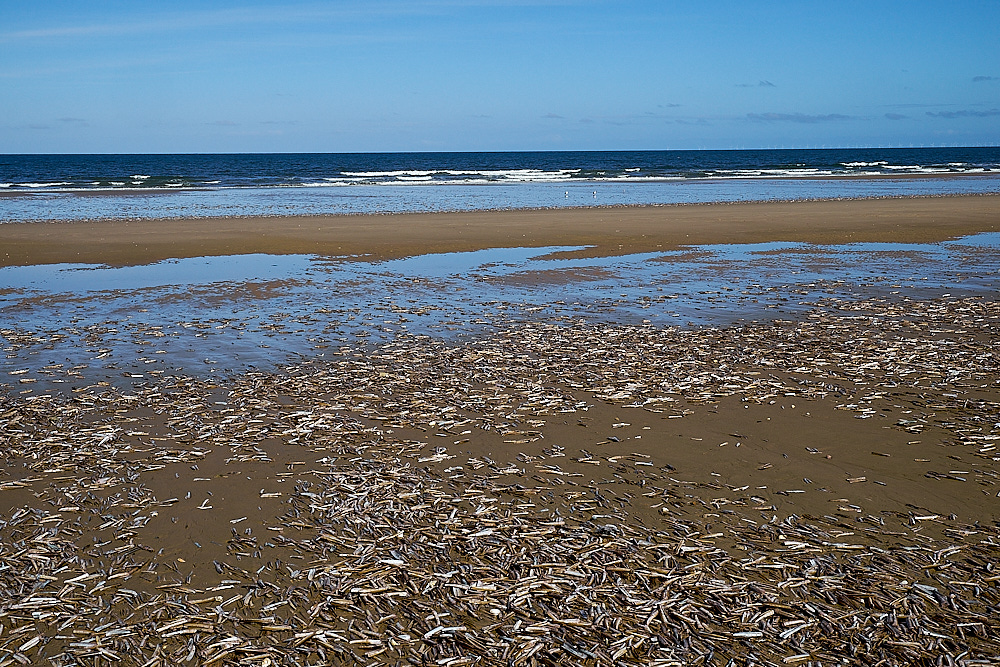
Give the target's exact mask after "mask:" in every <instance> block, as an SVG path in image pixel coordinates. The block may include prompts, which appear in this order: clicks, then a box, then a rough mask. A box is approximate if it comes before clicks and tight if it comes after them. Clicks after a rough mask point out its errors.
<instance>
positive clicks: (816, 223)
mask: <svg viewBox="0 0 1000 667" xmlns="http://www.w3.org/2000/svg"><path fill="white" fill-rule="evenodd" d="M998 199H1000V197H998V196H996V195H982V196H947V197H914V198H906V199H884V200H845V201H810V202H780V203H739V204H698V205H677V206H644V207H619V208H585V209H560V210H555V209H552V210H540V211H500V212H463V213H444V214H442V213H434V214H400V215H384V216H370V215H357V216H325V217H291V218H235V219H234V218H205V219H198V220H184V219H178V220H153V221H149V220H145V221H143V220H138V221H103V222H86V223H79V222H52V223H17V224H0V266H11V265H25V264H41V263H53V262H80V263H97V264H142V263H147V262H153V261H157V260H161V259H167V258H177V257H201V256H205V255H231V254H244V253H279V254H283V253H316V254H323V255H330V256H351V257H356V256H367V257H371V258H374V259H385V258H392V257H406V256H410V255H418V254H423V253H428V252H460V251H468V250H478V249H481V248H497V247H524V246H531V247H539V246H552V245H592V246H595V248H594V250H592V251H590V252H591V254H609V253H636V252H647V251H655V250H663V249H669V248H677V247H680V246H686V245H691V244H707V243H755V242H761V241H803V242H807V243H847V242H863V241H869V242H870V241H881V242H891V241H898V240H902V239H905V240H907V241H911V242H922V241H940V240H943V239H947V238H954V237H956V236H962V235H965V234H971V233H974V232H984V231H996V230H997V229H998V225H1000V220H998V213H997V211H998V208H1000V207H998V204H997V200H998Z"/></svg>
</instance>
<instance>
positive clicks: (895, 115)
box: [885, 113, 909, 120]
mask: <svg viewBox="0 0 1000 667" xmlns="http://www.w3.org/2000/svg"><path fill="white" fill-rule="evenodd" d="M885 117H886V118H888V119H889V120H904V119H906V118H909V116H904V115H903V114H901V113H887V114H886V115H885Z"/></svg>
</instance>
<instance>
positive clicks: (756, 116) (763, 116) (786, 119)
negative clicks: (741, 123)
mask: <svg viewBox="0 0 1000 667" xmlns="http://www.w3.org/2000/svg"><path fill="white" fill-rule="evenodd" d="M747 118H749V119H750V120H752V121H759V122H760V121H762V122H768V123H828V122H833V121H842V120H855V119H856V117H855V116H845V115H844V114H840V113H826V114H816V115H810V114H804V113H748V114H747Z"/></svg>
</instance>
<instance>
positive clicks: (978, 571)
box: [0, 198, 1000, 666]
mask: <svg viewBox="0 0 1000 667" xmlns="http://www.w3.org/2000/svg"><path fill="white" fill-rule="evenodd" d="M940 201H941V200H937V199H932V200H918V201H915V202H911V201H909V200H906V201H905V202H903V201H893V202H851V203H850V204H858V205H860V207H861V208H863V209H864V210H866V211H868V214H866V215H875V213H874V212H873V211H877V210H884V209H881V208H880V207H879V206H875V207H874V208H873V207H872V206H870V205H875V204H879V205H880V206H881V205H889V204H896V205H898V208H897V210H896V214H895V215H897V216H898V217H897V218H895V219H897V220H902V219H904V218H907V217H906V216H903V214H902V212H901V211H907V210H908V211H910V212H911V213H912V214H913V216H915V218H916V219H921V218H920V216H919V215H917V214H916V213H915V211H916V210H918V209H919V210H924V211H925V214H926V215H927V216H929V217H927V218H925V219H924V223H923V225H922V226H920V225H918V227H919V229H917V228H914V229H912V230H909V231H907V232H906V233H905V234H903V235H902V236H901V235H900V232H898V231H897V233H896V235H894V236H892V240H894V241H903V240H911V233H912V236H913V237H920V236H921V234H927V235H928V237H923V238H946V237H950V236H951V235H952V234H956V235H957V234H958V233H959V232H958V230H959V229H964V228H965V226H967V225H970V224H971V225H972V226H973V227H976V225H987V224H988V223H989V221H990V220H992V219H995V216H993V215H992V214H991V213H990V210H987V209H990V207H982V206H981V204H982V202H992V203H993V204H994V205H995V202H996V201H997V200H996V199H995V198H994V199H991V198H974V201H970V202H966V201H965V200H964V199H963V200H961V202H963V203H964V204H968V205H969V206H971V207H972V209H971V210H973V211H979V213H978V214H970V218H971V219H972V222H971V223H969V222H967V221H966V219H965V218H964V217H963V215H962V214H961V213H956V214H955V215H954V217H952V218H949V220H950V223H949V224H936V223H935V224H932V223H931V222H930V220H932V219H934V218H933V215H938V214H939V213H940V210H941V209H937V208H936V207H938V206H939V205H940ZM820 204H823V206H820ZM800 206H802V207H804V208H800ZM815 206H816V207H818V208H814V207H813V204H810V205H809V206H805V205H804V204H803V205H795V206H793V207H791V208H784V205H775V208H774V209H773V210H772V209H771V208H770V207H768V210H769V211H771V213H769V214H768V216H766V219H768V220H773V221H774V224H775V225H777V226H778V227H776V228H775V229H779V228H780V225H781V224H786V223H787V224H788V225H789V229H791V228H792V222H793V220H794V218H795V215H800V214H801V213H802V212H803V211H805V210H809V211H812V212H816V211H820V210H827V209H826V208H825V207H830V210H839V211H840V213H839V215H841V216H842V218H840V219H842V220H844V221H846V220H849V219H851V216H850V215H849V214H848V213H847V211H849V210H851V207H850V206H849V205H847V204H846V203H845V206H844V207H840V208H838V207H837V206H835V205H834V203H833V202H830V203H815ZM741 207H742V205H738V206H732V207H724V209H725V210H739V209H740V208H741ZM927 207H929V208H930V209H935V210H938V213H932V212H929V211H928V208H927ZM750 208H751V209H753V210H755V211H757V212H758V213H759V212H760V210H759V209H756V208H754V207H750ZM959 208H960V209H961V207H959ZM694 209H697V212H698V213H699V214H702V213H704V214H706V215H707V214H708V212H710V211H711V210H713V209H712V207H692V210H694ZM664 210H667V211H669V210H673V207H670V208H667V209H664ZM719 210H722V209H719ZM961 210H965V209H961ZM794 211H798V213H797V214H795V213H794ZM614 212H615V213H618V211H617V210H616V211H614ZM629 212H630V210H629V209H625V210H623V211H622V212H621V213H623V214H628V213H629ZM656 212H657V213H662V211H660V210H659V209H657V210H656ZM581 213H583V212H581ZM633 213H635V215H636V216H639V213H638V212H633ZM547 214H548V212H540V213H538V214H537V215H547ZM602 214H608V212H607V211H602V212H589V213H588V215H589V216H599V215H602ZM643 214H644V215H652V212H650V211H646V212H644V213H643ZM511 215H512V216H513V214H511ZM520 215H524V216H527V218H530V216H531V215H536V214H530V215H529V214H520ZM976 215H981V218H977V217H976ZM445 217H447V216H445ZM862 217H864V216H862ZM865 219H866V220H869V222H868V223H864V224H862V223H861V222H856V223H855V224H854V225H853V227H851V228H850V230H849V229H848V228H847V226H842V227H839V228H838V227H837V226H836V224H835V223H834V222H829V225H828V226H826V227H820V226H814V227H812V228H811V229H803V230H801V231H800V232H798V233H802V234H817V235H823V234H835V235H836V236H838V237H842V235H843V234H848V233H850V234H859V235H863V234H868V233H876V231H877V233H879V234H886V233H887V232H885V231H882V230H876V231H873V230H872V229H871V225H870V219H868V218H865ZM872 219H874V218H872ZM907 219H909V218H907ZM782 220H785V223H782V222H781V221H782ZM827 220H828V221H829V220H833V218H828V219H827ZM730 222H731V223H732V224H731V226H730V230H729V232H727V233H733V234H740V233H745V234H749V232H747V231H746V230H745V229H742V231H741V228H740V226H739V225H738V224H737V223H735V222H733V221H730ZM142 224H152V223H142ZM169 224H173V223H169ZM192 224H193V223H192ZM525 224H527V223H525ZM595 224H596V223H595ZM637 224H638V223H637ZM803 224H804V226H805V227H810V224H809V223H808V222H804V223H803ZM843 224H844V225H846V223H843ZM914 224H915V223H914ZM976 228H978V227H976ZM984 228H985V227H984ZM838 230H839V231H838ZM525 233H527V231H525ZM593 233H594V234H595V235H596V233H597V232H596V230H595V231H594V232H593ZM622 233H623V234H625V232H622ZM783 233H785V232H781V231H780V229H779V231H776V232H775V234H778V236H775V237H774V238H782V236H781V234H783ZM788 233H791V232H788ZM628 234H630V235H631V236H630V238H633V239H641V238H642V237H641V235H638V232H637V229H636V228H630V231H629V232H628ZM765 237H766V235H765ZM666 238H667V237H662V238H659V240H660V241H665V240H666ZM727 238H729V237H727ZM753 238H755V239H760V238H764V237H760V236H754V237H753ZM615 240H617V239H615ZM744 240H745V239H744ZM772 240H773V239H772ZM840 240H841V241H842V240H843V238H840ZM559 242H560V243H566V242H567V241H566V240H565V239H563V238H562V237H560V241H559ZM634 242H635V243H636V244H638V243H640V241H634ZM641 242H642V243H645V242H646V241H644V240H643V241H641ZM677 242H678V243H679V242H680V241H677ZM616 245H617V244H616V243H615V242H613V241H610V240H608V239H607V238H605V240H604V242H603V243H602V245H601V248H603V249H605V250H609V251H612V252H615V251H616V247H615V246H616ZM622 245H623V246H624V245H625V244H622ZM630 247H637V246H630ZM411 252H412V250H411ZM116 257H119V259H121V256H117V255H116ZM678 261H680V260H678ZM982 278H983V279H984V280H996V276H983V277H982ZM539 287H540V289H544V284H541V285H540V286H539ZM380 296H381V295H373V298H376V297H380ZM785 296H786V297H787V298H790V299H794V298H796V295H795V289H794V285H793V284H790V285H789V287H788V288H787V289H786V294H785ZM706 298H707V297H706ZM98 303H99V301H98ZM389 305H390V306H391V307H392V310H393V312H400V313H403V314H409V315H410V316H412V317H418V316H419V315H417V314H415V312H414V311H415V310H416V309H419V306H420V304H405V303H399V304H396V303H393V304H389ZM96 307H99V305H98V306H96ZM7 326H8V327H13V328H9V329H5V332H9V333H4V336H5V340H7V342H8V343H9V344H10V345H14V344H15V342H14V340H13V339H14V337H15V334H18V333H19V332H17V331H16V327H15V325H14V324H13V323H8V325H7ZM998 326H1000V302H998V301H997V300H996V299H995V298H989V297H984V296H975V297H958V296H955V297H953V296H951V295H938V296H935V297H927V298H919V299H917V298H908V297H905V296H891V295H884V294H880V295H865V294H864V293H863V290H862V293H858V294H856V295H854V296H851V297H844V298H828V299H826V300H825V301H823V302H822V303H817V304H815V305H814V307H812V308H811V309H810V310H809V311H808V312H807V313H806V314H804V315H803V316H801V317H799V318H796V319H794V320H791V319H779V320H774V321H761V322H752V323H741V324H738V325H733V326H719V327H701V328H689V329H681V328H677V327H663V326H653V325H651V324H625V323H614V322H610V323H608V322H605V323H590V322H586V321H584V320H583V319H581V318H574V317H566V318H562V319H558V320H557V321H544V322H543V321H538V322H532V321H530V320H529V321H525V320H524V319H523V318H516V319H515V318H512V319H511V320H510V321H509V323H508V324H507V325H506V326H500V327H499V328H498V329H497V330H496V331H493V332H492V333H485V334H483V335H482V336H479V337H474V338H470V339H462V340H443V339H440V338H436V337H431V336H426V335H414V334H406V333H397V334H396V335H394V337H393V339H392V340H391V341H389V342H385V343H379V344H374V343H373V344H370V345H364V344H362V343H358V344H356V345H345V346H343V347H341V348H339V349H337V350H329V351H328V352H330V353H329V354H327V355H326V356H325V357H324V358H319V357H316V358H305V359H302V360H301V361H299V362H296V363H289V364H284V365H282V366H281V367H280V368H276V369H265V370H250V371H245V372H241V373H238V374H235V375H233V376H231V377H224V378H221V377H219V378H205V377H200V376H197V375H195V374H185V373H172V374H170V373H160V374H157V375H151V374H149V373H145V369H144V367H143V365H140V364H139V363H138V362H136V364H135V365H134V366H133V367H128V368H124V369H122V370H123V371H124V372H125V373H134V374H136V375H144V377H143V379H142V381H141V382H140V383H138V384H136V385H135V386H130V387H118V386H115V385H113V384H111V383H108V382H106V381H100V382H94V383H91V384H86V383H85V382H79V383H75V384H74V385H73V387H72V388H71V389H68V390H67V391H65V392H54V391H46V392H42V391H34V388H35V387H36V385H37V382H36V374H35V373H29V372H24V373H21V372H20V371H17V372H16V373H17V374H14V373H12V374H11V376H10V377H8V378H6V379H5V384H4V387H3V389H4V391H3V395H2V398H0V419H2V420H3V427H2V430H0V439H2V440H0V442H2V451H3V459H2V461H0V462H2V467H0V563H2V564H3V565H2V566H0V584H2V586H0V596H2V597H0V602H2V604H0V624H2V625H3V627H4V632H3V633H2V634H0V664H8V663H9V664H15V663H17V662H21V663H24V664H28V663H44V662H52V663H53V664H67V665H68V664H74V663H101V662H103V661H110V660H119V661H122V662H123V664H137V665H140V664H166V663H168V662H169V663H181V664H185V663H186V664H216V665H229V664H233V665H235V664H254V665H262V666H263V665H271V664H275V665H278V664H280V665H285V664H288V665H291V664H311V665H319V664H353V663H356V662H358V661H367V662H370V663H376V664H383V663H385V664H431V663H435V664H448V665H460V664H505V665H506V664H515V665H522V664H524V665H529V664H581V665H597V664H599V665H610V664H626V665H628V664H635V665H638V664H664V665H666V664H692V663H695V664H719V665H725V664H730V661H732V662H731V664H737V665H748V664H758V665H786V664H803V665H806V664H814V665H815V664H820V663H822V664H824V665H830V664H875V663H878V662H879V661H883V662H882V664H890V665H911V664H968V665H973V664H994V662H995V661H996V659H997V658H996V656H998V655H1000V642H998V640H997V637H998V635H997V632H998V631H1000V623H998V621H997V619H998V618H1000V613H998V610H1000V587H998V583H1000V571H997V565H996V553H997V548H998V545H1000V528H998V523H997V521H998V518H1000V499H998V497H1000V468H998V462H1000V454H998V450H997V447H998V446H1000V418H998V417H997V415H998V414H1000V363H998V358H1000V357H998V354H997V352H998V350H997V345H998V344H1000V343H998V341H1000V335H998V334H1000V332H998ZM20 335H22V336H24V337H27V336H30V335H31V334H29V333H28V332H20ZM146 335H148V336H154V335H155V332H153V331H150V332H148V333H147V334H146ZM22 342H23V341H22ZM18 344H19V343H18ZM50 370H53V372H56V370H55V369H50ZM63 371H66V372H69V371H70V369H58V372H63ZM74 372H77V373H79V372H78V371H74ZM657 661H659V662H658V663H657Z"/></svg>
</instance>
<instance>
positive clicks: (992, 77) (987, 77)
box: [972, 76, 1000, 83]
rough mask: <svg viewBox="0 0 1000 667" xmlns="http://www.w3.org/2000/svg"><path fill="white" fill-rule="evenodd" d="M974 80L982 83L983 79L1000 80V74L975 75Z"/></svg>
mask: <svg viewBox="0 0 1000 667" xmlns="http://www.w3.org/2000/svg"><path fill="white" fill-rule="evenodd" d="M972 80H973V81H974V82H976V83H981V82H983V81H1000V76H974V77H972Z"/></svg>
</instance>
